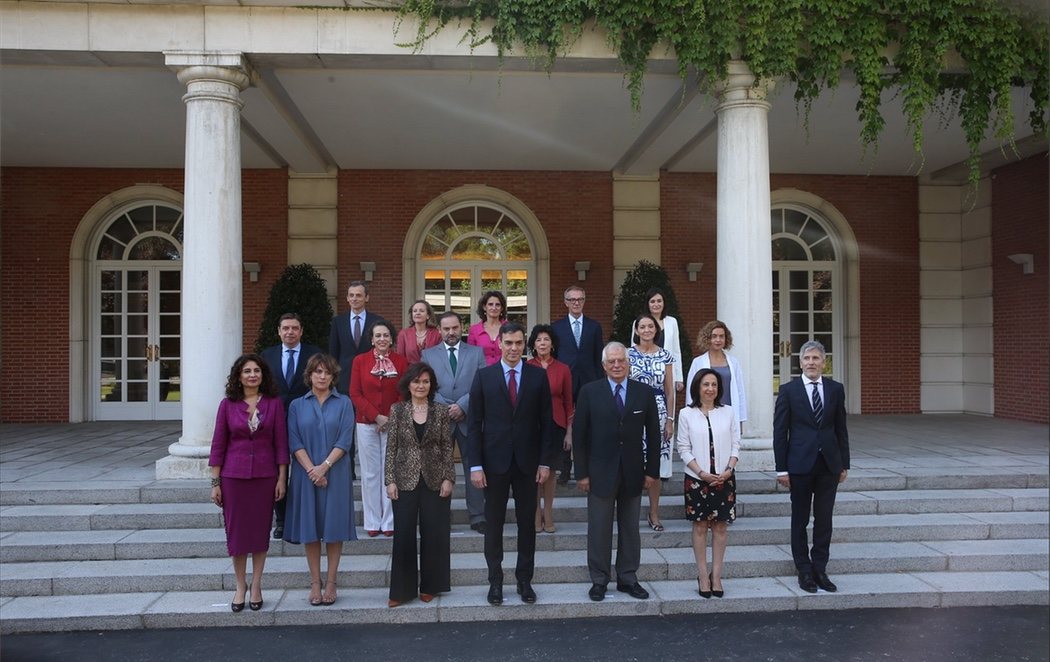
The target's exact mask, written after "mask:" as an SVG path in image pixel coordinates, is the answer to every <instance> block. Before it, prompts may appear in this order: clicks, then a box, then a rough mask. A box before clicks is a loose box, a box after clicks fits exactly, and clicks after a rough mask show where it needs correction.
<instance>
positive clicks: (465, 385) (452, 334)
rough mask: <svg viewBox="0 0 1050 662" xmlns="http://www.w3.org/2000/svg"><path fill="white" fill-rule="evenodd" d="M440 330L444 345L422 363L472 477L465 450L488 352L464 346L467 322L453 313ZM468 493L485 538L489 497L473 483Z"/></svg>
mask: <svg viewBox="0 0 1050 662" xmlns="http://www.w3.org/2000/svg"><path fill="white" fill-rule="evenodd" d="M438 328H439V329H440V330H441V338H442V340H443V341H444V342H442V343H441V344H440V345H434V346H433V347H430V348H428V349H424V350H423V354H422V359H423V361H425V362H427V363H429V364H430V367H431V368H433V369H434V374H435V375H436V376H437V382H438V383H437V388H438V391H437V395H436V396H434V400H436V401H437V402H440V403H442V404H446V405H448V415H449V418H450V419H452V424H453V425H454V427H453V428H452V434H454V435H455V437H456V443H457V444H458V445H459V454H460V456H461V458H462V460H463V475H464V476H468V477H469V476H470V464H469V463H468V462H467V452H466V450H465V447H466V440H467V433H468V431H469V430H470V387H471V386H472V385H473V384H474V375H476V374H477V372H478V370H481V369H482V368H484V367H485V352H484V351H483V350H482V349H481V348H480V347H475V346H474V345H468V344H467V343H465V342H461V340H462V337H463V322H462V321H461V320H460V318H459V315H457V314H456V313H454V312H452V311H451V310H450V311H448V312H445V313H442V314H441V315H440V316H439V317H438ZM453 358H454V360H455V363H453ZM466 492H467V512H468V513H469V515H470V528H472V529H474V530H475V531H477V532H478V533H481V534H483V535H484V533H485V493H484V492H482V491H481V489H480V488H477V487H474V485H473V484H472V483H471V482H470V481H469V480H468V481H467V489H466Z"/></svg>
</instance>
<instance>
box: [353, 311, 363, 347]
mask: <svg viewBox="0 0 1050 662" xmlns="http://www.w3.org/2000/svg"><path fill="white" fill-rule="evenodd" d="M354 344H355V345H360V344H361V316H360V315H354Z"/></svg>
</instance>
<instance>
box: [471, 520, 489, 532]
mask: <svg viewBox="0 0 1050 662" xmlns="http://www.w3.org/2000/svg"><path fill="white" fill-rule="evenodd" d="M470 528H471V529H473V530H474V531H477V532H478V533H480V534H481V535H485V530H486V529H488V526H486V525H485V522H474V523H473V524H471V525H470Z"/></svg>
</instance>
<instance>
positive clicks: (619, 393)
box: [616, 384, 623, 416]
mask: <svg viewBox="0 0 1050 662" xmlns="http://www.w3.org/2000/svg"><path fill="white" fill-rule="evenodd" d="M616 408H617V409H618V410H619V411H620V416H623V385H622V384H617V385H616Z"/></svg>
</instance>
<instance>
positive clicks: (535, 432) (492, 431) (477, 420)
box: [467, 361, 559, 474]
mask: <svg viewBox="0 0 1050 662" xmlns="http://www.w3.org/2000/svg"><path fill="white" fill-rule="evenodd" d="M518 366H519V367H520V368H521V372H520V374H519V375H518V400H517V406H514V407H512V406H511V404H510V394H509V392H508V391H507V382H506V381H505V380H504V379H503V362H502V361H501V362H499V363H495V364H493V365H490V366H488V367H485V368H482V369H481V370H479V371H478V373H477V374H476V375H475V376H474V383H473V384H472V385H471V387H470V418H471V420H470V431H469V433H468V436H467V459H468V466H471V467H478V466H480V467H481V468H482V469H484V471H485V472H486V473H493V474H505V473H507V472H508V471H510V467H511V463H512V462H513V463H514V464H515V465H516V466H517V467H518V469H519V470H521V471H522V472H523V473H525V474H532V473H535V472H536V469H537V468H538V467H539V466H540V464H543V465H545V466H548V467H549V466H553V463H554V461H555V459H556V455H557V452H558V448H559V446H557V445H556V444H555V439H554V434H553V431H554V421H553V419H552V417H551V387H550V383H549V382H548V381H547V371H546V370H544V369H543V368H537V367H536V366H534V365H529V364H527V363H525V361H521V362H520V363H519V364H518Z"/></svg>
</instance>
